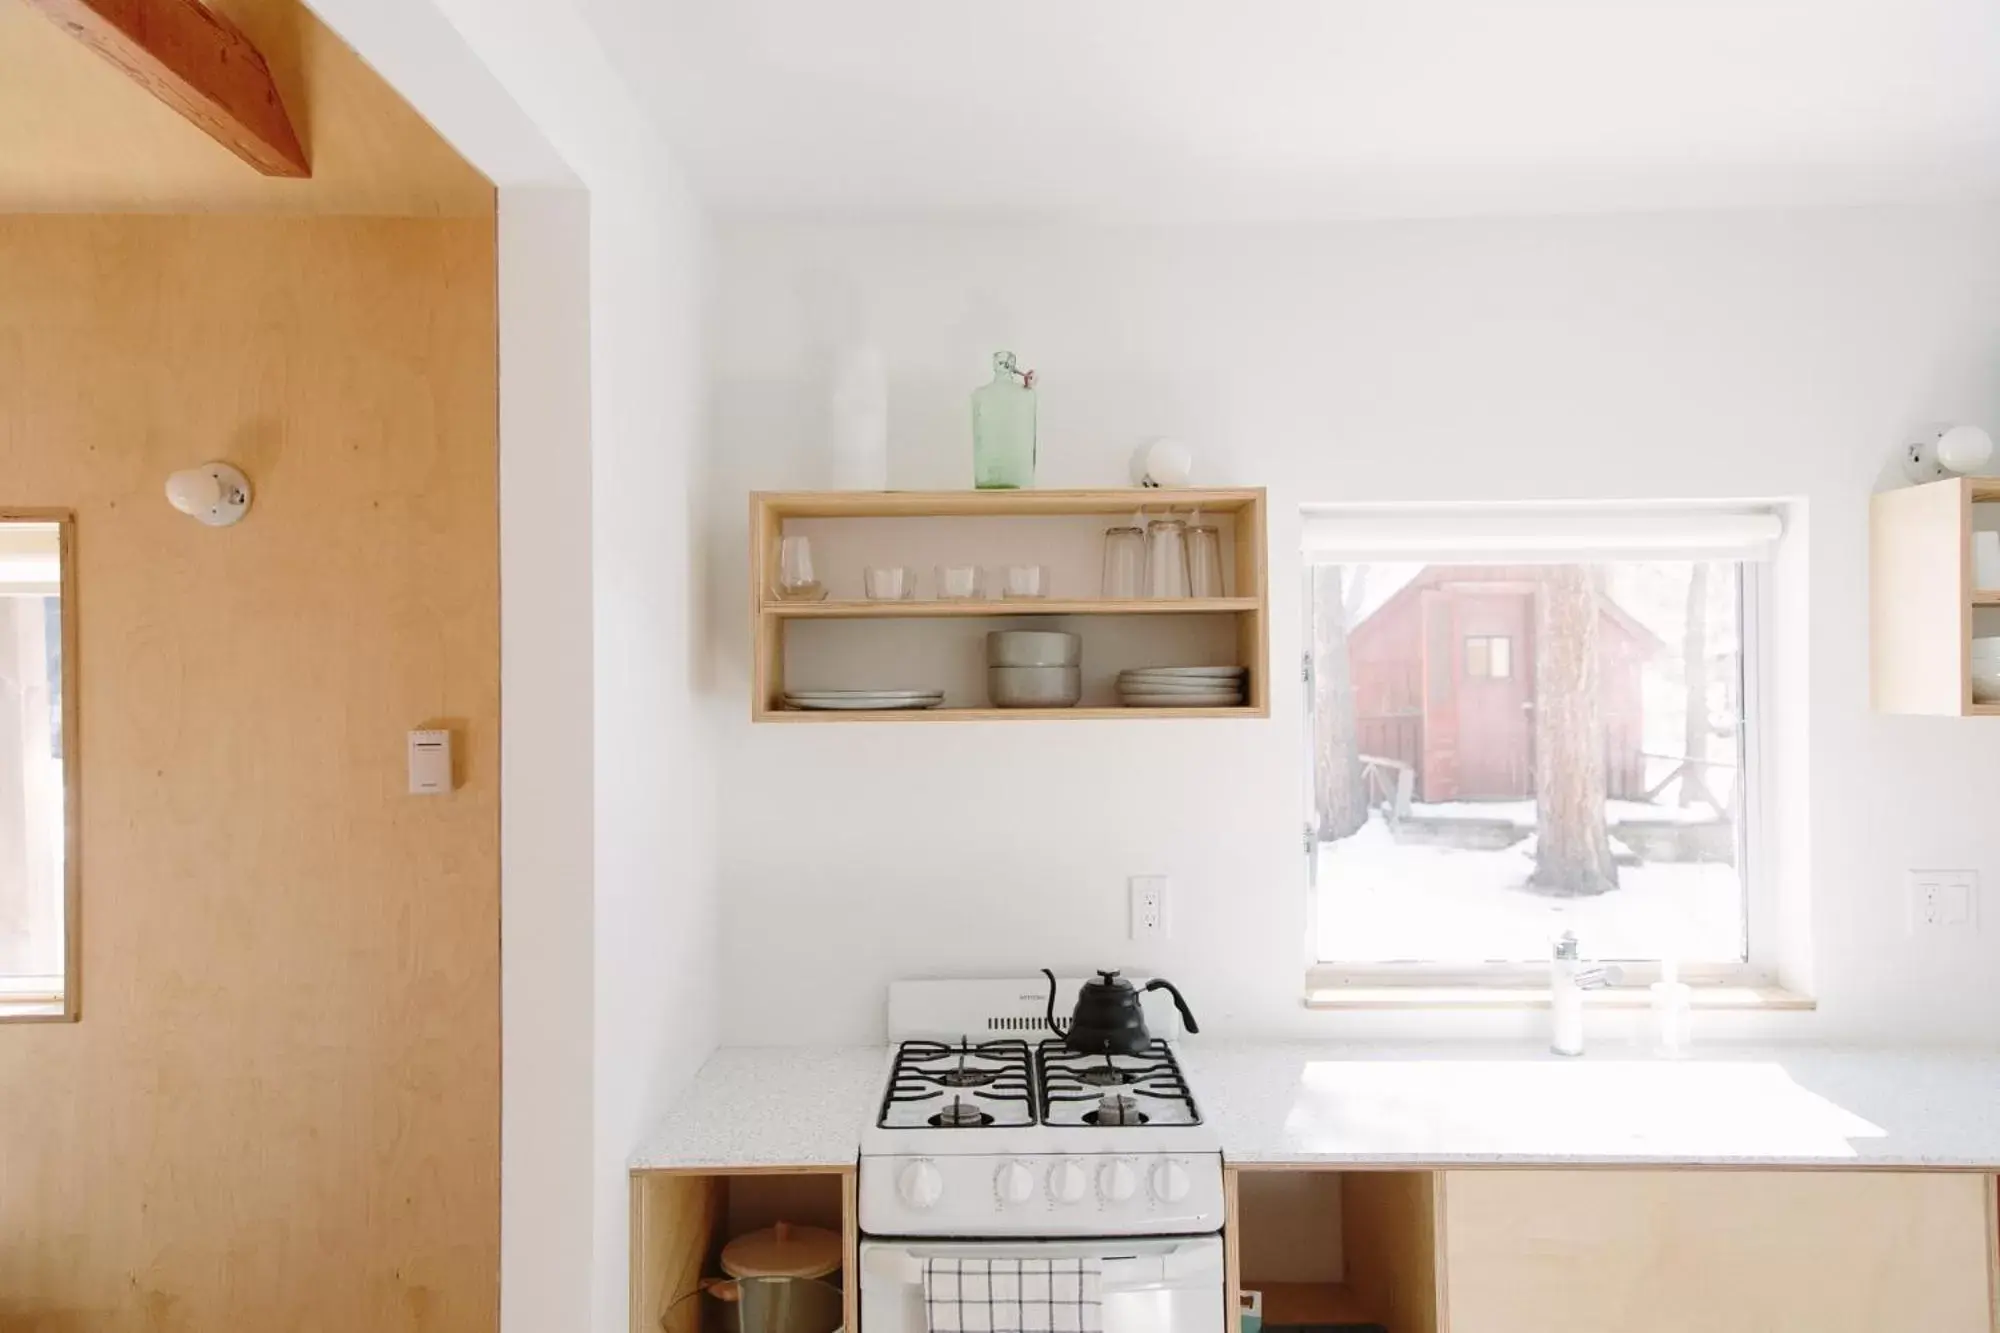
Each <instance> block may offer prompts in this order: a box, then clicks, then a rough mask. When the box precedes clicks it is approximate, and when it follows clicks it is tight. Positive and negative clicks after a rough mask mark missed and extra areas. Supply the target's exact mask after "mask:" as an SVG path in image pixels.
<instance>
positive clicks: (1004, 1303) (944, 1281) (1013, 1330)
mask: <svg viewBox="0 0 2000 1333" xmlns="http://www.w3.org/2000/svg"><path fill="white" fill-rule="evenodd" d="M1102 1277H1103V1273H1102V1271H1101V1269H1100V1268H1099V1267H1098V1262H1097V1260H1095V1259H926V1260H924V1318H925V1320H926V1322H927V1323H928V1324H929V1325H930V1333H1104V1303H1103V1301H1102V1300H1101V1299H1100V1297H1099V1294H1098V1288H1099V1285H1100V1283H1101V1280H1102Z"/></svg>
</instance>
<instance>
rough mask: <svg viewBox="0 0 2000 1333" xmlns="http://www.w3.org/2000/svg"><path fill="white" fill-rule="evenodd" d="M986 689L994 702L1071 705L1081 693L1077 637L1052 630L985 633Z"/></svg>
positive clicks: (1006, 705) (1029, 705)
mask: <svg viewBox="0 0 2000 1333" xmlns="http://www.w3.org/2000/svg"><path fill="white" fill-rule="evenodd" d="M986 695H987V697H988V698H989V699H991V700H992V701H993V706H994V707H995V708H1074V707H1076V702H1077V700H1079V699H1081V698H1083V640H1082V639H1080V638H1078V637H1077V636H1076V635H1074V634H1064V633H1061V632H1060V631H1056V630H1030V629H996V630H994V631H992V632H991V633H990V634H988V635H987V636H986Z"/></svg>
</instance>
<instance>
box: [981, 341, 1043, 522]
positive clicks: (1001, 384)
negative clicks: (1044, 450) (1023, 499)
mask: <svg viewBox="0 0 2000 1333" xmlns="http://www.w3.org/2000/svg"><path fill="white" fill-rule="evenodd" d="M972 484H973V485H974V486H976V487H978V488H979V489H980V490H982V491H1020V490H1026V489H1027V488H1029V487H1030V486H1033V485H1034V484H1035V372H1034V371H1032V370H1028V371H1023V370H1022V369H1021V368H1020V367H1019V366H1017V365H1016V364H1015V362H1014V354H1013V353H1012V352H995V353H994V354H993V382H992V383H991V384H982V385H980V386H979V387H978V388H977V389H974V390H973V391H972Z"/></svg>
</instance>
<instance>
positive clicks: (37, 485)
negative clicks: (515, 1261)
mask: <svg viewBox="0 0 2000 1333" xmlns="http://www.w3.org/2000/svg"><path fill="white" fill-rule="evenodd" d="M494 264H495V256H494V238H493V227H492V222H491V220H490V219H463V220H431V221H416V220H397V219H373V220H371V219H287V218H239V217H205V218H204V217H187V218H164V217H162V218H153V217H98V218H59V217H5V218H0V504H13V505H61V506H67V507H71V508H73V509H75V511H76V513H77V561H78V576H79V579H78V581H79V601H80V609H81V617H80V622H79V631H80V641H79V649H78V651H79V658H80V662H79V666H80V702H81V728H82V730H81V736H80V742H81V751H82V766H83V771H82V781H83V809H84V828H83V839H84V856H83V864H84V867H85V877H86V878H85V883H84V886H83V919H84V958H83V968H84V972H83V1004H84V1009H83V1020H82V1022H80V1023H78V1024H75V1025H47V1024H44V1025H13V1026H5V1025H0V1330H4V1331H5V1333H13V1331H14V1330H16V1329H24V1328H26V1329H37V1330H40V1329H43V1328H48V1329H55V1330H69V1329H72V1328H75V1329H85V1328H87V1329H92V1330H101V1329H108V1330H126V1329H131V1330H139V1329H145V1330H221V1329H251V1328H271V1329H278V1328H283V1329H328V1330H336V1329H337V1330H357V1329H368V1330H391V1329H423V1330H458V1329H491V1328H493V1327H494V1326H495V1323H496V1320H497V1307H498V1291H497V1286H498V1250H499V1235H498V1232H499V1221H498V1218H499V945H500V939H499V865H498V853H499V835H498V797H499V784H498V777H499V774H498V758H499V748H498V740H499V736H498V725H499V680H498V587H497V584H498V573H497V571H498V527H497V514H496V468H497V448H496V439H497V422H496V385H497V380H496V367H495V332H494V330H495V323H494V321H495V309H494V282H495V269H494ZM218 456H219V457H226V458H229V459H231V460H232V461H235V462H237V463H239V464H240V465H242V466H243V467H244V468H245V469H246V470H247V471H248V472H249V473H250V475H251V477H252V479H253V482H254V484H255V487H256V499H255V503H254V505H253V507H252V510H251V513H250V515H249V517H248V519H247V520H246V521H245V522H244V523H243V524H241V525H240V526H238V527H236V528H233V529H227V530H221V531H215V530H210V529H206V528H203V527H200V526H199V525H197V524H195V523H193V522H191V521H189V520H188V519H186V518H184V517H182V516H181V515H179V514H176V513H175V512H173V511H172V510H171V509H170V508H168V506H167V504H166V503H165V501H164V499H163V498H162V497H161V494H160V487H161V484H162V482H163V480H164V478H165V477H166V474H167V473H168V472H169V471H171V470H172V469H174V468H177V467H184V466H187V465H189V464H191V463H195V462H199V461H201V460H203V459H207V458H211V457H218ZM437 720H449V721H450V722H451V723H452V724H453V725H454V727H455V728H456V730H457V739H458V743H459V747H460V752H461V761H460V770H461V777H462V783H463V785H462V786H461V787H460V789H459V790H457V791H456V792H454V793H453V794H452V795H450V796H447V797H431V798H412V797H409V796H406V795H404V794H403V786H404V770H403V764H404V758H403V735H404V732H405V731H406V730H408V729H409V728H411V727H415V726H418V725H422V724H424V723H427V722H433V721H437Z"/></svg>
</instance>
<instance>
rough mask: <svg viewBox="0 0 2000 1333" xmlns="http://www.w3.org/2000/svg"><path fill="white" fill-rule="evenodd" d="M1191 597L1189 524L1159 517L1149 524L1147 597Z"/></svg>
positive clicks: (1147, 536)
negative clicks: (1189, 580) (1189, 590)
mask: <svg viewBox="0 0 2000 1333" xmlns="http://www.w3.org/2000/svg"><path fill="white" fill-rule="evenodd" d="M1187 595H1188V552H1187V524H1185V523H1183V522H1181V520H1179V519H1177V518H1156V519H1154V520H1153V521H1152V522H1151V523H1148V524H1147V525H1146V596H1148V597H1185V596H1187Z"/></svg>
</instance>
